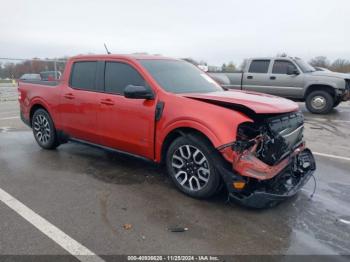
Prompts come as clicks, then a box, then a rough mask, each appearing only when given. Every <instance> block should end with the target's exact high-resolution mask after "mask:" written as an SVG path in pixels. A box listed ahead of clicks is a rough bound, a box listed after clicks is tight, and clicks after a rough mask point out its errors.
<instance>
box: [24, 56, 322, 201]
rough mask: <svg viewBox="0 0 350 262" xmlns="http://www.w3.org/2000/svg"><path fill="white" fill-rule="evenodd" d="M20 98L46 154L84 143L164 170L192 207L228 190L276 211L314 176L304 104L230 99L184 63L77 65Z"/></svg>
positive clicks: (119, 59) (146, 60)
mask: <svg viewBox="0 0 350 262" xmlns="http://www.w3.org/2000/svg"><path fill="white" fill-rule="evenodd" d="M18 90H19V103H20V110H21V118H22V120H23V121H24V122H25V123H27V124H28V125H29V126H30V127H31V128H32V129H33V133H34V137H35V139H36V141H37V143H38V144H39V145H40V146H41V147H43V148H45V149H54V148H56V147H57V146H58V145H60V144H62V143H65V142H68V141H75V142H82V143H85V144H90V145H95V146H99V147H102V148H105V149H111V150H117V151H122V152H126V153H129V154H133V155H137V156H140V157H144V158H147V159H150V160H152V161H154V162H156V163H164V164H165V166H166V170H167V173H168V174H169V175H170V177H171V178H172V180H173V181H174V184H175V185H176V186H177V187H178V188H179V189H180V190H181V191H182V192H184V193H186V194H187V195H189V196H192V197H196V198H207V197H210V196H212V195H213V194H215V193H217V192H218V191H219V190H221V189H222V188H223V187H224V186H225V187H226V188H227V190H228V192H229V195H230V197H231V199H233V200H235V201H236V202H238V203H241V204H243V205H245V206H251V207H257V208H262V207H267V206H273V205H276V204H277V203H279V202H281V201H282V200H284V199H286V198H288V197H291V196H293V195H295V194H296V193H297V192H298V191H299V190H300V188H301V187H302V186H303V185H304V184H305V183H306V182H307V181H308V180H309V178H310V176H312V174H313V172H314V170H315V162H314V158H313V155H312V153H311V152H310V150H308V149H306V148H305V143H304V140H303V115H302V114H301V113H300V112H299V108H298V105H297V104H295V103H294V102H292V101H290V100H287V99H284V98H279V97H275V96H270V95H263V94H259V93H252V92H243V91H228V90H224V89H223V88H222V87H220V86H219V85H218V84H217V83H216V82H215V81H214V80H213V79H212V78H210V77H209V76H208V75H207V74H205V73H204V72H202V71H201V70H199V69H198V68H196V67H195V66H193V65H191V64H189V63H187V62H185V61H182V60H176V59H171V58H165V57H160V56H129V55H93V56H91V55H89V56H76V57H73V58H71V59H70V60H69V61H68V63H67V65H66V69H65V72H64V74H63V75H62V77H61V79H60V80H59V81H32V82H31V81H21V82H19V88H18Z"/></svg>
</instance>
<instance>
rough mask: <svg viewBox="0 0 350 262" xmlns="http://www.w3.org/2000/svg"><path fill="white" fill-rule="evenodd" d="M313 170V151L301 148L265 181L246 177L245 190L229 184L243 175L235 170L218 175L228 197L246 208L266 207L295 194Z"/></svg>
mask: <svg viewBox="0 0 350 262" xmlns="http://www.w3.org/2000/svg"><path fill="white" fill-rule="evenodd" d="M306 163H308V166H307V167H305V165H306ZM315 170H316V164H315V159H314V157H313V154H312V153H311V151H310V150H309V149H303V150H302V151H301V152H299V153H298V154H296V155H294V156H293V157H292V158H291V160H290V161H289V163H288V164H287V165H286V166H285V168H284V169H283V170H281V171H280V172H279V173H278V174H277V175H276V176H274V177H273V178H271V179H266V180H258V179H255V178H245V179H246V182H247V186H246V188H245V189H244V190H237V189H235V188H234V187H233V186H232V184H233V182H234V181H237V180H240V179H242V178H244V177H242V176H240V175H239V174H237V173H235V172H231V175H230V174H229V172H228V171H226V173H221V174H222V175H223V178H224V180H225V182H226V185H227V188H228V191H229V196H230V199H231V200H233V201H234V202H237V203H239V204H241V205H243V206H246V207H251V208H268V207H272V206H275V205H277V204H278V203H280V202H282V201H284V200H286V199H287V198H290V197H292V196H294V195H295V194H296V193H298V192H299V191H300V189H301V188H302V187H303V186H304V185H305V184H306V183H307V182H308V181H309V179H310V177H311V176H312V174H313V173H314V171H315ZM221 171H223V170H221ZM288 179H289V180H292V184H288ZM289 183H290V182H289Z"/></svg>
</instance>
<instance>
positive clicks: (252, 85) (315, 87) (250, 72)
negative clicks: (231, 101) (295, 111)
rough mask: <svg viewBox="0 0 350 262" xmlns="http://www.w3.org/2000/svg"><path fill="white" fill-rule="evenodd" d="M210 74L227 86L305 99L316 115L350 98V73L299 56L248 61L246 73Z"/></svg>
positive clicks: (324, 112) (326, 111) (300, 99)
mask: <svg viewBox="0 0 350 262" xmlns="http://www.w3.org/2000/svg"><path fill="white" fill-rule="evenodd" d="M210 75H211V77H212V78H214V79H215V80H216V81H217V82H218V83H219V84H220V85H222V86H223V87H226V88H230V89H241V90H247V91H256V92H262V93H267V94H272V95H277V96H281V97H286V98H289V99H293V100H295V101H305V103H306V107H307V109H308V110H309V111H310V112H312V113H316V114H326V113H328V112H330V111H331V110H332V108H333V107H336V106H338V105H339V104H340V102H342V101H346V100H349V99H350V75H348V74H341V73H335V72H326V71H316V70H315V69H314V68H313V67H312V66H310V65H309V64H308V63H306V62H304V61H303V60H301V59H299V58H289V57H277V58H254V59H249V60H247V63H246V65H245V67H244V69H243V72H237V73H210Z"/></svg>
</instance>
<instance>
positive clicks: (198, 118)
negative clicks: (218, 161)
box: [156, 94, 252, 162]
mask: <svg viewBox="0 0 350 262" xmlns="http://www.w3.org/2000/svg"><path fill="white" fill-rule="evenodd" d="M160 100H163V101H164V103H165V106H164V111H163V114H162V118H161V119H160V121H159V122H157V124H156V161H157V162H159V161H160V160H161V152H162V146H163V143H164V141H165V139H166V137H167V136H168V135H169V134H170V133H171V132H172V131H174V130H176V129H178V128H192V129H195V130H197V131H199V132H201V133H202V134H203V135H205V136H206V137H207V138H208V139H209V140H210V141H211V143H212V144H213V146H214V147H215V148H217V147H219V146H221V145H224V144H228V143H231V142H233V141H234V140H235V139H236V131H237V127H238V125H239V124H240V123H243V122H247V121H248V122H252V120H251V119H250V118H249V117H247V116H245V115H244V114H242V113H240V112H237V111H234V110H232V109H228V108H224V107H221V106H217V105H213V104H210V103H206V102H202V101H198V100H195V99H191V98H185V97H182V96H181V95H173V94H171V95H167V96H165V97H163V98H161V97H160Z"/></svg>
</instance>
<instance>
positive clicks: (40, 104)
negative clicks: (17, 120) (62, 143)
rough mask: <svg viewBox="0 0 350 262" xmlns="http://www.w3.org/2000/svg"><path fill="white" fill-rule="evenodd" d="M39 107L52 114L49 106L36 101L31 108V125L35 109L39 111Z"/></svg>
mask: <svg viewBox="0 0 350 262" xmlns="http://www.w3.org/2000/svg"><path fill="white" fill-rule="evenodd" d="M38 109H44V110H45V111H46V112H47V113H48V114H49V115H50V116H51V114H50V112H49V110H48V109H47V107H46V106H45V105H43V104H42V103H38V102H37V103H34V104H33V105H32V106H31V107H30V110H29V124H30V126H32V118H33V115H34V113H35V111H37V110H38Z"/></svg>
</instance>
